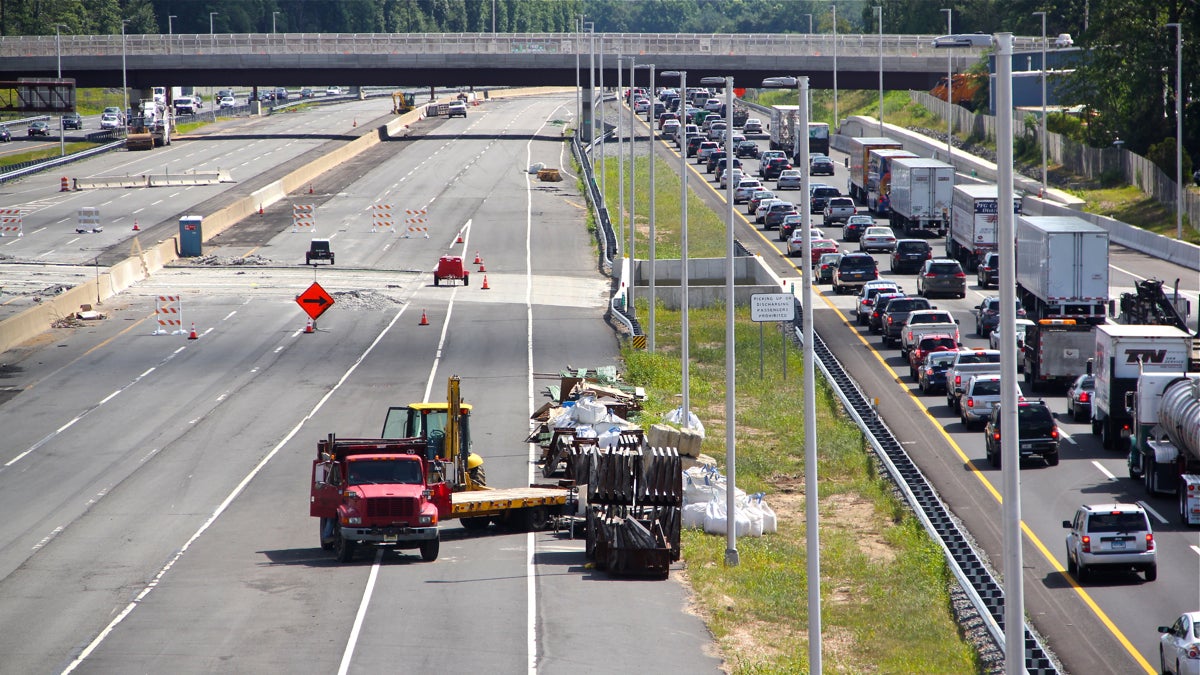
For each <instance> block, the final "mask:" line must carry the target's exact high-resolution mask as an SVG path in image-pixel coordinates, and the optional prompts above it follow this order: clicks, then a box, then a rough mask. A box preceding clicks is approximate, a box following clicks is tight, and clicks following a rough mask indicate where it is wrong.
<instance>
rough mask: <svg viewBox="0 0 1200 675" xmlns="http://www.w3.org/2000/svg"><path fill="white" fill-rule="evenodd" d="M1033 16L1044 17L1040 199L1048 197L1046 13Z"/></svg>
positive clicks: (1035, 13)
mask: <svg viewBox="0 0 1200 675" xmlns="http://www.w3.org/2000/svg"><path fill="white" fill-rule="evenodd" d="M1033 16H1040V17H1042V73H1041V80H1042V124H1041V131H1042V134H1041V135H1042V193H1041V194H1040V195H1038V196H1039V197H1043V198H1044V197H1045V196H1046V13H1045V12H1034V13H1033Z"/></svg>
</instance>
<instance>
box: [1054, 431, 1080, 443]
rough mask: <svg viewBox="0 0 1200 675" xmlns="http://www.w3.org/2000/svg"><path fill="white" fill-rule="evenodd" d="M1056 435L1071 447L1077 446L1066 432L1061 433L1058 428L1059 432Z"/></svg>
mask: <svg viewBox="0 0 1200 675" xmlns="http://www.w3.org/2000/svg"><path fill="white" fill-rule="evenodd" d="M1058 435H1059V436H1060V437H1061V438H1062V439H1063V440H1064V441H1066V442H1068V443H1070V444H1071V445H1079V444H1078V443H1076V442H1075V438H1074V437H1073V436H1071V434H1068V433H1067V432H1065V431H1063V430H1062V429H1061V428H1059V430H1058Z"/></svg>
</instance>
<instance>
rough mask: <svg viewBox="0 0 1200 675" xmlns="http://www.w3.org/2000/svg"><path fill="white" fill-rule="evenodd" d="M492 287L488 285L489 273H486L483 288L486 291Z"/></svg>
mask: <svg viewBox="0 0 1200 675" xmlns="http://www.w3.org/2000/svg"><path fill="white" fill-rule="evenodd" d="M490 288H491V287H490V286H488V283H487V275H486V274H485V275H483V290H485V291H486V290H489V289H490Z"/></svg>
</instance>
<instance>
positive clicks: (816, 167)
mask: <svg viewBox="0 0 1200 675" xmlns="http://www.w3.org/2000/svg"><path fill="white" fill-rule="evenodd" d="M808 175H810V176H832V175H833V160H832V159H829V158H828V157H814V158H813V159H812V161H811V162H809V163H808Z"/></svg>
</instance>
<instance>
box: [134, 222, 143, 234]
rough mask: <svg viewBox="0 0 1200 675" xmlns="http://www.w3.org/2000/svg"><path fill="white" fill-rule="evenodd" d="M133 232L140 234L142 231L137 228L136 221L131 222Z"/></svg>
mask: <svg viewBox="0 0 1200 675" xmlns="http://www.w3.org/2000/svg"><path fill="white" fill-rule="evenodd" d="M133 231H134V232H141V231H142V228H140V227H138V224H137V221H136V220H135V221H133Z"/></svg>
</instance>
